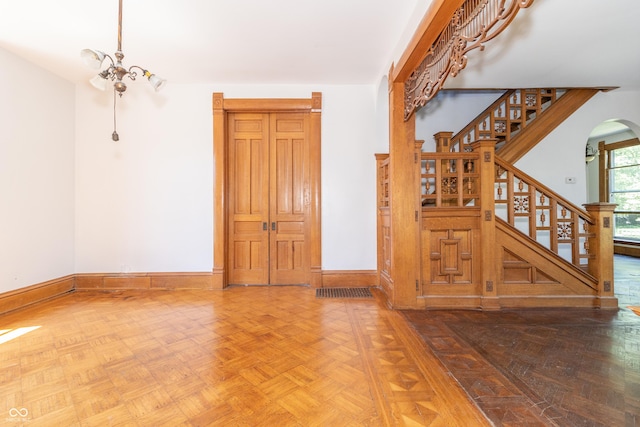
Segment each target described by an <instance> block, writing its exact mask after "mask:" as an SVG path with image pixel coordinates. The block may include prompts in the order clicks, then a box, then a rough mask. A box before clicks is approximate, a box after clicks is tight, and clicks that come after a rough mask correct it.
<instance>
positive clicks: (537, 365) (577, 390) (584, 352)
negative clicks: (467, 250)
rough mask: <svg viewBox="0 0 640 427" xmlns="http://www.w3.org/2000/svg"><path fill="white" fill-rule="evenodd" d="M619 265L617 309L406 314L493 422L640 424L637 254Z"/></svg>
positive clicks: (639, 265) (591, 426) (623, 426)
mask: <svg viewBox="0 0 640 427" xmlns="http://www.w3.org/2000/svg"><path fill="white" fill-rule="evenodd" d="M614 266H615V286H616V288H615V289H616V296H617V297H618V300H619V307H620V310H618V311H600V310H591V309H586V310H585V309H570V310H558V309H554V310H541V309H538V310H517V311H515V310H514V311H504V312H485V313H482V312H473V311H453V310H450V311H429V312H425V311H412V312H409V311H407V312H404V313H403V314H404V316H405V318H406V319H407V320H408V321H409V322H410V323H411V324H412V327H413V328H415V330H416V331H418V332H419V334H420V336H421V337H422V339H423V341H424V342H425V343H426V344H427V345H428V346H429V348H430V349H431V350H432V351H433V353H434V354H435V355H436V356H437V357H438V358H439V359H440V360H441V361H442V363H443V364H444V365H445V367H446V369H447V370H448V371H450V372H451V374H452V375H453V377H455V379H456V380H457V381H458V382H459V383H460V384H461V385H462V387H463V388H464V389H465V390H466V391H467V393H468V394H469V395H470V396H471V397H472V398H473V399H474V401H476V403H477V404H478V406H479V407H480V408H481V409H482V410H483V412H484V413H485V414H486V415H487V417H488V418H489V419H490V420H491V421H492V422H493V423H494V425H496V426H568V427H573V426H589V427H596V426H603V427H617V426H621V427H635V426H640V316H637V315H635V314H634V313H633V312H632V311H631V310H630V309H628V308H627V307H628V306H630V305H634V306H637V305H640V259H637V258H630V257H619V256H617V257H616V260H615V262H614Z"/></svg>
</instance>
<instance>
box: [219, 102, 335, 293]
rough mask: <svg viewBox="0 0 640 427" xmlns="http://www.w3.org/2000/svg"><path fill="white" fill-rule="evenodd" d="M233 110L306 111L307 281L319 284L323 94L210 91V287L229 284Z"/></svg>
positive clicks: (320, 274)
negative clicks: (239, 95)
mask: <svg viewBox="0 0 640 427" xmlns="http://www.w3.org/2000/svg"><path fill="white" fill-rule="evenodd" d="M235 112H253V113H278V112H299V113H308V114H309V150H308V153H309V154H308V155H309V169H310V175H309V188H308V199H309V200H308V203H309V220H308V222H307V225H306V227H308V230H306V232H307V235H308V236H309V258H310V260H309V261H310V263H309V265H310V267H309V271H308V276H309V277H308V281H307V282H308V283H309V284H310V285H311V286H312V287H316V288H317V287H322V259H321V254H322V243H321V214H320V202H321V200H320V195H321V188H320V185H321V176H320V170H321V160H320V146H321V129H320V125H321V115H322V94H321V93H320V92H313V93H312V95H311V98H308V99H306V98H303V99H298V98H282V99H281V98H276V99H259V98H257V99H225V98H224V95H223V93H220V92H215V93H213V156H214V159H213V160H214V194H213V197H214V206H213V287H214V288H216V289H224V288H225V287H226V286H227V285H228V284H229V283H228V271H229V270H228V255H227V248H228V247H229V246H228V238H229V236H228V228H227V225H228V208H227V204H228V192H227V189H228V179H229V178H228V172H229V171H228V162H227V161H228V153H227V143H226V141H227V135H228V129H227V115H228V114H229V113H235Z"/></svg>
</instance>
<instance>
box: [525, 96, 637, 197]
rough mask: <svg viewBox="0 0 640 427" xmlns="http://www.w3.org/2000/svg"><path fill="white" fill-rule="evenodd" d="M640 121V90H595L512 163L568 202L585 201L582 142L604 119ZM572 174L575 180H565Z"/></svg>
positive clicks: (583, 144)
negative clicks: (527, 151)
mask: <svg viewBox="0 0 640 427" xmlns="http://www.w3.org/2000/svg"><path fill="white" fill-rule="evenodd" d="M610 119H620V120H627V121H630V122H633V123H640V91H632V90H629V91H624V90H620V89H618V90H613V91H610V92H599V93H598V94H596V95H595V96H594V97H593V98H591V99H590V100H589V101H588V102H587V103H586V104H585V105H583V106H582V107H580V109H578V111H576V112H575V113H573V114H572V115H571V117H569V118H568V119H567V120H565V121H564V122H563V123H562V124H560V126H558V127H557V128H556V129H555V130H554V131H553V132H551V133H550V134H549V135H548V136H547V137H546V138H545V139H544V140H543V141H542V142H541V143H540V144H538V145H537V146H536V147H534V148H533V149H532V150H531V151H530V152H529V153H527V155H525V156H524V157H523V158H522V159H520V161H518V163H516V166H517V167H518V168H520V169H522V170H523V171H525V172H526V173H528V174H529V175H531V176H533V177H534V178H536V179H537V180H539V181H541V182H542V183H543V184H545V185H547V186H549V187H551V188H552V189H553V190H554V191H556V192H557V193H559V194H561V195H563V196H564V197H566V198H567V199H569V200H570V201H571V202H573V203H575V204H577V205H578V206H581V205H582V204H584V203H586V202H587V177H586V165H585V161H584V151H585V145H586V143H587V141H588V139H589V134H590V133H591V131H592V130H593V129H594V128H595V127H596V126H597V125H599V124H600V123H602V122H603V121H605V120H610ZM567 177H574V178H576V183H575V184H568V183H566V178H567Z"/></svg>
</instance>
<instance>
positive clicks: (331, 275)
mask: <svg viewBox="0 0 640 427" xmlns="http://www.w3.org/2000/svg"><path fill="white" fill-rule="evenodd" d="M377 282H378V272H377V271H376V270H324V271H323V272H322V287H323V288H362V287H373V286H378V283H377Z"/></svg>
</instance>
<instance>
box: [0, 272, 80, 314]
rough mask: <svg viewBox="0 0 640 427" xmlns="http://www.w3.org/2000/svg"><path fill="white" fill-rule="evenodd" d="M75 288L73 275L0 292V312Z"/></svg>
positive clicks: (24, 305)
mask: <svg viewBox="0 0 640 427" xmlns="http://www.w3.org/2000/svg"><path fill="white" fill-rule="evenodd" d="M74 288H75V278H74V275H69V276H64V277H61V278H58V279H53V280H48V281H46V282H42V283H38V284H35V285H31V286H27V287H24V288H20V289H15V290H13V291H9V292H4V293H2V294H0V314H4V313H8V312H10V311H14V310H17V309H19V308H22V307H26V306H29V305H32V304H36V303H39V302H42V301H46V300H48V299H51V298H54V297H57V296H60V295H63V294H66V293H68V292H72V291H73V290H74Z"/></svg>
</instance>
